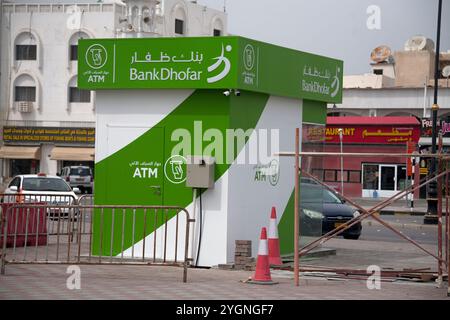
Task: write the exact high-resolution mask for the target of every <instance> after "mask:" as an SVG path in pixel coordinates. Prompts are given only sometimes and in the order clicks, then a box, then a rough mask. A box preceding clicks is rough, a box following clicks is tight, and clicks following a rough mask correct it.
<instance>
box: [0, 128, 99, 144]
mask: <svg viewBox="0 0 450 320" xmlns="http://www.w3.org/2000/svg"><path fill="white" fill-rule="evenodd" d="M3 141H4V143H5V144H40V143H53V144H61V145H67V144H69V145H86V146H88V145H89V146H93V145H94V143H95V128H68V127H15V126H6V127H4V128H3Z"/></svg>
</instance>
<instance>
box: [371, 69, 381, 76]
mask: <svg viewBox="0 0 450 320" xmlns="http://www.w3.org/2000/svg"><path fill="white" fill-rule="evenodd" d="M373 73H374V74H377V75H382V74H383V69H374V70H373Z"/></svg>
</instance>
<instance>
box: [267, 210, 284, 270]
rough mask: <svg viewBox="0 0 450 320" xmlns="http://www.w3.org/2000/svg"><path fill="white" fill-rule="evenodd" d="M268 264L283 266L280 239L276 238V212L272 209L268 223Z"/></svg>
mask: <svg viewBox="0 0 450 320" xmlns="http://www.w3.org/2000/svg"><path fill="white" fill-rule="evenodd" d="M268 242H269V264H270V265H277V266H280V265H282V264H283V262H282V261H281V257H280V239H279V238H278V226H277V212H276V210H275V207H272V212H271V213H270V223H269V241H268Z"/></svg>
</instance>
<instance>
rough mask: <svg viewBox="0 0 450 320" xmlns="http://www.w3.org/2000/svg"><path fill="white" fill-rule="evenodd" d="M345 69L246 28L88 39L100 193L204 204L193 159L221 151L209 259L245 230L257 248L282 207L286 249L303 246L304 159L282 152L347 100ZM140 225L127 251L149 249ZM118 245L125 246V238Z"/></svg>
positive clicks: (205, 251) (225, 251) (86, 83)
mask: <svg viewBox="0 0 450 320" xmlns="http://www.w3.org/2000/svg"><path fill="white" fill-rule="evenodd" d="M342 74H343V62H342V61H339V60H335V59H331V58H327V57H323V56H318V55H314V54H310V53H305V52H300V51H295V50H291V49H287V48H282V47H278V46H274V45H270V44H267V43H263V42H259V41H254V40H250V39H246V38H242V37H235V36H231V37H194V38H184V37H183V38H181V37H177V38H142V39H135V38H133V39H87V40H81V41H80V42H79V61H78V87H79V88H81V89H89V90H95V91H96V101H95V111H96V143H95V162H96V163H95V174H96V175H95V203H96V204H102V205H114V204H116V205H124V204H128V205H171V206H181V207H184V208H186V209H187V210H188V211H189V212H190V213H191V214H192V209H193V189H192V188H190V187H187V186H186V172H187V170H186V159H187V158H188V157H189V156H191V155H204V156H211V157H213V158H214V161H215V164H214V185H213V187H212V188H209V189H203V190H201V191H202V213H201V214H202V218H203V219H202V220H203V228H202V244H201V254H200V257H199V261H198V264H199V265H202V266H212V265H217V264H223V263H230V262H233V260H234V249H235V240H252V243H253V248H252V249H253V250H252V252H253V253H256V252H257V246H258V239H259V233H260V230H261V227H263V226H267V225H268V222H269V216H270V210H271V207H272V206H275V207H276V209H277V215H278V221H279V223H278V232H279V237H280V245H281V252H282V253H289V252H292V250H293V241H292V234H293V228H294V226H293V215H294V207H293V198H294V197H293V190H294V160H293V158H289V157H282V158H278V157H277V156H276V155H275V154H276V152H278V151H293V150H294V136H295V128H297V127H300V128H302V126H303V127H304V126H305V125H306V124H308V125H310V124H313V125H322V126H323V125H324V124H325V119H326V104H327V103H340V102H341V99H342V80H343V79H342ZM303 132H304V130H303ZM198 194H200V192H199V193H198ZM197 201H198V199H197ZM196 205H197V208H198V204H196ZM197 211H198V210H197ZM198 214H199V212H197V216H196V220H197V222H196V223H198V221H199V219H198ZM105 219H107V217H105ZM171 220H175V219H171ZM107 223H108V221H105V224H107ZM171 223H172V221H169V225H170V224H171ZM140 227H141V229H142V226H140ZM130 228H131V227H128V226H127V228H126V235H125V248H126V249H125V251H124V252H123V254H124V256H129V255H130V252H131V247H132V246H133V244H134V252H135V256H136V255H137V256H138V255H139V254H141V255H142V253H139V252H142V242H143V241H142V240H143V238H144V236H143V234H142V232H140V233H135V234H131V233H132V231H131V229H130ZM135 229H136V230H138V229H139V226H135ZM120 230H121V229H120V227H118V228H117V232H120ZM168 230H169V232H171V230H174V228H169V229H168ZM196 230H198V228H197V229H196ZM154 231H155V230H152V229H151V228H149V229H148V232H147V233H146V241H147V247H148V250H146V251H145V256H146V257H152V255H153V251H152V244H151V243H152V241H153V232H154ZM158 232H159V231H158ZM160 233H161V232H160ZM103 236H108V235H103ZM180 236H181V239H182V235H180ZM99 237H100V235H99V234H98V233H96V232H95V229H94V241H95V240H97V241H98V240H99V239H98V238H99ZM133 238H134V241H133V240H132V239H133ZM168 246H169V247H168V250H169V251H170V250H173V248H172V247H171V244H168ZM109 249H110V248H109V247H108V241H105V247H104V250H105V252H108V253H109ZM93 251H94V252H93V254H95V249H93ZM113 251H114V254H115V255H121V254H122V252H121V251H122V250H121V246H120V245H119V243H117V246H116V244H115V243H114V245H113ZM178 252H179V253H180V257H181V253H182V252H183V250H180V249H178ZM97 253H98V252H97Z"/></svg>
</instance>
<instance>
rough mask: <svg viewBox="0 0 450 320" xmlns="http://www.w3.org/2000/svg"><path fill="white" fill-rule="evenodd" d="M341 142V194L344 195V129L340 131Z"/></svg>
mask: <svg viewBox="0 0 450 320" xmlns="http://www.w3.org/2000/svg"><path fill="white" fill-rule="evenodd" d="M338 132H339V141H340V145H341V192H342V195H344V158H343V156H342V138H343V137H344V130H343V129H342V128H339V129H338Z"/></svg>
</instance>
